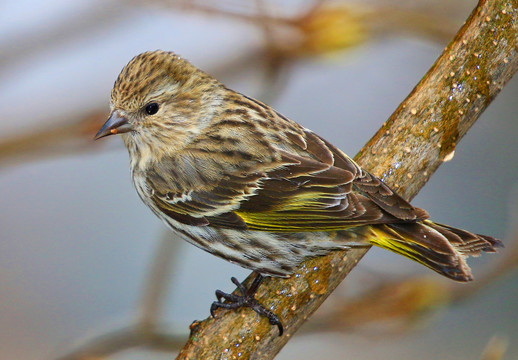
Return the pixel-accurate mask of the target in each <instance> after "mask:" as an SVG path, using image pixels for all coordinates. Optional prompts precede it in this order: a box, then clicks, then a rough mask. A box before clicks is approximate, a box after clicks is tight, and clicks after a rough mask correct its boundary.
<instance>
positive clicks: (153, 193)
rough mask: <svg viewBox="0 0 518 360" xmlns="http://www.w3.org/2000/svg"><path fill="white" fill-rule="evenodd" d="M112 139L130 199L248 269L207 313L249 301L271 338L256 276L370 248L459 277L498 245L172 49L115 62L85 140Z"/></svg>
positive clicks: (272, 317) (187, 237)
mask: <svg viewBox="0 0 518 360" xmlns="http://www.w3.org/2000/svg"><path fill="white" fill-rule="evenodd" d="M112 134H122V139H123V141H124V144H125V145H126V147H127V148H128V151H129V156H130V167H131V173H132V176H133V183H134V184H135V187H136V189H137V192H138V194H139V196H140V198H141V199H142V201H144V203H145V204H146V205H147V206H149V208H150V209H151V210H152V211H153V212H154V213H155V214H156V215H157V216H158V217H159V218H160V219H162V220H163V221H164V222H165V223H166V224H167V225H168V226H169V227H170V228H171V229H172V230H173V231H174V232H175V233H176V234H178V235H180V236H182V237H183V238H184V239H185V240H187V241H189V242H190V243H192V244H194V245H196V246H198V247H200V248H201V249H203V250H206V251H208V252H210V253H212V254H215V255H217V256H219V257H222V258H223V259H225V260H228V261H230V262H233V263H237V264H239V265H241V266H243V267H245V268H248V269H251V270H254V271H255V272H257V274H258V275H257V277H256V279H255V281H254V282H253V284H252V286H251V287H250V288H249V289H245V287H244V286H243V285H241V284H240V283H239V282H238V281H237V280H236V279H235V278H232V281H233V282H234V283H235V284H236V285H237V286H238V287H239V289H240V290H241V292H242V293H243V294H242V296H236V295H232V294H225V293H223V292H221V291H219V290H218V291H217V292H216V295H217V298H218V301H216V302H214V304H213V306H212V307H211V313H214V310H215V309H216V308H218V307H224V308H237V307H241V306H249V307H251V308H253V309H254V310H255V311H257V312H258V313H260V314H263V315H265V316H267V317H268V319H269V320H270V323H272V324H276V325H278V326H279V330H280V332H281V334H282V325H281V322H280V320H279V319H278V318H277V317H276V316H275V315H274V314H273V313H271V312H270V311H269V310H267V309H265V308H264V307H262V306H261V305H260V304H259V303H258V302H257V301H256V300H255V298H254V294H255V291H256V290H257V288H258V286H259V284H260V282H261V279H262V276H263V275H267V276H286V275H289V274H291V273H293V272H294V271H295V269H296V267H297V266H298V265H299V264H300V263H301V262H302V261H304V260H305V259H307V258H309V257H314V256H320V255H324V254H326V253H328V252H330V251H332V250H336V249H347V248H350V247H352V246H365V245H367V244H372V245H377V246H380V247H383V248H385V249H388V250H391V251H393V252H395V253H398V254H400V255H403V256H406V257H408V258H410V259H412V260H415V261H417V262H419V263H421V264H423V265H425V266H427V267H429V268H431V269H432V270H435V271H436V272H438V273H440V274H442V275H444V276H446V277H449V278H451V279H454V280H458V281H469V280H471V279H472V275H471V270H470V268H469V266H468V265H467V263H466V257H467V256H468V255H479V254H480V252H482V251H485V252H494V251H495V248H496V247H499V246H501V245H502V243H501V242H500V241H499V240H497V239H494V238H492V237H489V236H484V235H477V234H473V233H471V232H468V231H465V230H460V229H456V228H453V227H450V226H446V225H440V224H437V223H434V222H432V221H430V220H427V218H428V214H427V213H426V211H424V210H422V209H419V208H416V207H413V206H412V205H410V204H409V203H408V202H407V201H405V200H404V199H402V198H401V197H400V196H398V195H397V194H396V193H395V192H394V191H393V190H391V189H390V188H389V187H388V186H387V185H385V184H384V183H383V182H382V181H381V180H379V179H378V178H376V177H374V176H373V175H371V174H369V173H368V172H367V171H365V170H363V169H362V168H360V166H359V165H358V164H356V163H355V162H354V161H353V160H352V159H351V158H349V157H348V156H347V155H345V154H344V153H343V152H342V151H340V150H339V149H337V148H336V147H334V146H333V145H331V144H330V143H328V142H327V141H326V140H324V139H322V138H321V137H319V136H318V135H316V134H315V133H313V132H312V131H310V130H308V129H306V128H304V127H302V126H300V125H299V124H297V123H295V122H293V121H291V120H289V119H287V118H286V117H284V116H283V115H281V114H279V113H278V112H277V111H275V110H274V109H272V108H271V107H269V106H267V105H265V104H263V103H262V102H260V101H257V100H255V99H252V98H250V97H248V96H245V95H243V94H240V93H238V92H235V91H233V90H231V89H229V88H227V87H225V86H224V85H223V84H222V83H220V82H219V81H218V80H216V79H215V78H213V77H212V76H210V75H208V74H206V73H204V72H203V71H201V70H199V69H197V68H196V67H194V66H193V65H191V64H190V63H189V62H188V61H186V60H184V59H182V58H181V57H179V56H178V55H176V54H174V53H172V52H165V51H152V52H146V53H143V54H140V55H138V56H136V57H134V58H133V59H132V60H131V61H130V62H129V63H128V64H127V65H126V67H124V69H123V70H122V72H121V73H120V74H119V77H118V78H117V80H116V81H115V84H114V87H113V90H112V93H111V116H110V118H109V119H108V121H106V123H105V124H104V126H103V127H102V128H101V129H100V130H99V132H98V133H97V135H96V136H95V138H96V139H99V138H102V137H104V136H108V135H112ZM222 299H226V300H227V302H222Z"/></svg>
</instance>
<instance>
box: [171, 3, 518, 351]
mask: <svg viewBox="0 0 518 360" xmlns="http://www.w3.org/2000/svg"><path fill="white" fill-rule="evenodd" d="M516 34H518V5H517V4H516V3H515V2H508V1H502V0H492V1H490V0H485V1H480V2H479V4H478V6H477V8H476V9H475V10H474V11H473V13H472V14H471V16H470V17H469V18H468V20H467V21H466V23H465V25H464V26H463V27H462V28H461V29H460V31H459V32H458V33H457V35H456V37H455V38H454V40H453V41H452V42H451V43H450V44H449V45H448V46H447V47H446V49H445V50H444V52H443V53H442V54H441V56H440V57H439V59H438V60H437V61H436V62H435V64H434V65H433V66H432V68H431V69H430V70H429V71H428V73H427V74H426V75H425V77H424V78H423V79H422V80H421V81H420V82H419V84H418V85H417V86H416V87H415V88H414V90H413V91H412V93H411V94H410V95H409V96H408V97H407V98H406V99H405V100H404V102H403V103H402V104H401V105H400V106H399V107H398V109H397V110H396V111H395V112H394V114H393V115H392V116H391V117H390V119H389V120H388V121H387V122H386V123H385V124H384V125H383V127H382V128H381V129H380V130H379V131H378V133H376V134H375V135H374V137H373V138H372V139H371V140H370V141H369V142H368V143H367V145H366V146H365V147H364V148H363V149H362V150H361V151H360V153H359V155H358V156H357V160H358V162H359V163H360V164H361V165H362V166H364V167H365V168H367V169H369V170H370V171H371V172H373V173H374V174H375V175H377V176H380V177H381V178H383V180H384V181H385V182H386V183H387V184H389V185H391V186H392V187H395V188H397V189H398V190H399V193H400V194H401V195H402V196H403V197H405V198H406V199H411V198H412V197H414V196H415V195H416V194H417V192H418V191H419V190H420V189H421V188H422V187H423V186H424V184H425V183H426V182H427V180H428V179H429V177H430V176H431V175H432V174H433V172H434V171H435V170H436V169H437V167H438V166H439V165H440V164H441V163H442V162H443V161H445V160H449V159H451V157H452V155H453V152H454V150H455V146H456V144H457V143H458V141H459V140H460V139H461V138H462V136H463V135H464V134H465V133H466V132H467V130H468V129H469V127H470V126H471V125H472V124H473V123H474V122H475V120H476V119H477V118H478V117H479V115H480V114H481V113H482V111H483V110H484V109H485V108H486V107H487V106H488V105H489V104H490V103H491V100H492V99H493V98H494V97H495V96H496V95H497V94H498V93H499V92H500V90H501V89H502V88H503V86H504V85H505V83H506V82H507V81H508V80H509V79H510V78H511V77H512V75H513V74H514V73H515V72H516V70H517V68H518V57H517V56H516V50H517V49H516ZM367 250H368V249H366V248H365V249H353V250H351V251H348V252H343V251H342V252H338V251H337V252H334V253H332V254H330V255H328V256H325V257H320V258H316V259H312V260H309V261H307V262H305V263H304V264H303V265H302V266H301V267H300V268H299V269H298V271H297V272H296V274H295V275H294V276H292V277H291V278H290V279H273V278H270V279H267V280H266V281H264V283H263V285H262V286H261V288H260V289H259V291H258V294H257V298H258V300H259V301H260V302H262V303H263V304H266V305H267V306H269V308H270V309H271V310H272V311H273V312H274V313H276V314H278V315H279V316H280V317H281V319H282V321H283V323H284V325H285V335H283V336H280V337H279V336H278V331H277V328H276V327H272V326H271V325H270V324H269V323H268V321H267V320H266V319H264V318H261V317H260V316H258V315H256V314H254V313H253V312H252V311H249V310H248V309H241V310H240V311H217V313H216V314H217V316H216V318H208V319H206V320H204V321H203V322H200V323H198V324H197V327H196V328H195V329H193V331H192V333H191V336H190V338H189V341H188V342H187V344H186V345H185V347H184V348H183V349H182V351H181V353H180V354H179V356H178V359H215V358H221V356H224V357H225V358H250V359H271V358H273V357H274V356H275V355H276V354H277V353H278V352H279V351H280V349H281V348H282V347H283V346H284V345H285V344H286V343H287V341H288V340H289V339H290V338H291V336H292V335H293V334H294V332H295V331H296V330H297V329H298V328H299V327H300V326H301V325H302V324H303V323H304V321H305V320H306V319H307V318H308V317H309V316H310V315H311V314H312V313H313V312H314V311H315V310H316V309H317V308H318V307H319V306H320V305H321V304H322V302H323V301H324V300H325V299H326V298H327V296H329V294H330V293H331V292H332V291H333V290H334V289H335V287H336V286H337V285H338V284H339V283H340V282H341V281H342V280H343V279H344V278H345V276H346V275H347V274H348V273H349V271H350V270H352V269H353V268H354V266H355V265H356V263H357V262H358V261H359V260H360V259H361V258H362V256H363V255H364V254H365V253H366V252H367ZM250 280H251V277H249V279H248V281H250Z"/></svg>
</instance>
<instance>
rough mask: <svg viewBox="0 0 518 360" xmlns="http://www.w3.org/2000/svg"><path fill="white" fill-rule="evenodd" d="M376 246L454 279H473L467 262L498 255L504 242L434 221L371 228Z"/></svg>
mask: <svg viewBox="0 0 518 360" xmlns="http://www.w3.org/2000/svg"><path fill="white" fill-rule="evenodd" d="M370 230H371V232H372V235H374V236H373V237H372V238H371V239H370V242H371V243H372V244H373V245H376V246H379V247H382V248H385V249H387V250H391V251H393V252H395V253H397V254H400V255H403V256H405V257H407V258H409V259H412V260H414V261H417V262H418V263H420V264H423V265H424V266H427V267H429V268H430V269H432V270H434V271H437V272H438V273H439V274H441V275H444V276H446V277H448V278H450V279H453V280H457V281H470V280H473V276H472V275H471V269H470V267H469V266H468V264H467V263H466V258H467V257H468V256H478V255H480V253H481V252H496V248H498V247H503V244H502V242H501V241H500V240H498V239H495V238H492V237H490V236H485V235H478V234H473V233H470V232H469V231H466V230H461V229H456V228H453V227H451V226H447V225H441V224H436V223H434V222H432V221H430V220H424V221H421V222H415V223H399V224H390V225H376V226H371V227H370Z"/></svg>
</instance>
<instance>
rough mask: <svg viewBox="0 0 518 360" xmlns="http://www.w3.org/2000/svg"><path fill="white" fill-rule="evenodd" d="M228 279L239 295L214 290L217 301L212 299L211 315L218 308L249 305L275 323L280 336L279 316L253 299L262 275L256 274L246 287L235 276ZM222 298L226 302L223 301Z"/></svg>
mask: <svg viewBox="0 0 518 360" xmlns="http://www.w3.org/2000/svg"><path fill="white" fill-rule="evenodd" d="M230 280H231V281H232V282H233V283H234V285H236V286H237V288H238V290H239V292H240V293H241V295H235V294H227V293H224V292H223V291H221V290H216V298H217V299H218V301H214V302H213V303H212V305H211V306H210V314H211V315H212V317H215V316H214V312H215V311H216V310H217V309H218V308H223V309H239V308H241V307H249V308H250V309H252V310H254V311H255V312H256V313H258V314H259V315H261V316H264V317H266V318H267V319H268V321H269V322H270V324H271V325H277V327H278V328H279V336H281V335H282V334H283V333H284V328H283V326H282V323H281V320H280V319H279V317H278V316H277V315H275V314H274V313H273V312H272V311H270V310H268V309H267V308H265V307H264V306H263V305H261V304H260V303H259V302H258V301H257V300H256V299H255V293H256V292H257V289H258V288H259V285H260V284H261V281H262V280H263V276H262V275H261V274H258V275H257V276H256V277H255V279H254V281H253V282H252V285H250V287H249V288H248V289H247V288H246V287H245V286H244V285H243V284H242V283H240V282H239V281H238V280H237V279H236V278H235V277H232V278H231V279H230ZM223 299H224V300H225V301H227V302H223V301H222V300H223Z"/></svg>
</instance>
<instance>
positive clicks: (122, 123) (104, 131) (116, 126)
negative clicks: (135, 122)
mask: <svg viewBox="0 0 518 360" xmlns="http://www.w3.org/2000/svg"><path fill="white" fill-rule="evenodd" d="M131 130H133V127H132V126H131V124H130V123H129V122H128V119H126V118H125V117H124V116H121V115H120V114H119V113H118V112H117V111H114V112H112V114H111V115H110V117H109V118H108V120H106V122H105V123H104V125H103V126H102V128H101V129H100V130H99V131H98V132H97V134H95V137H94V140H97V139H100V138H102V137H105V136H109V135H115V134H122V133H125V132H128V131H131Z"/></svg>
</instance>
